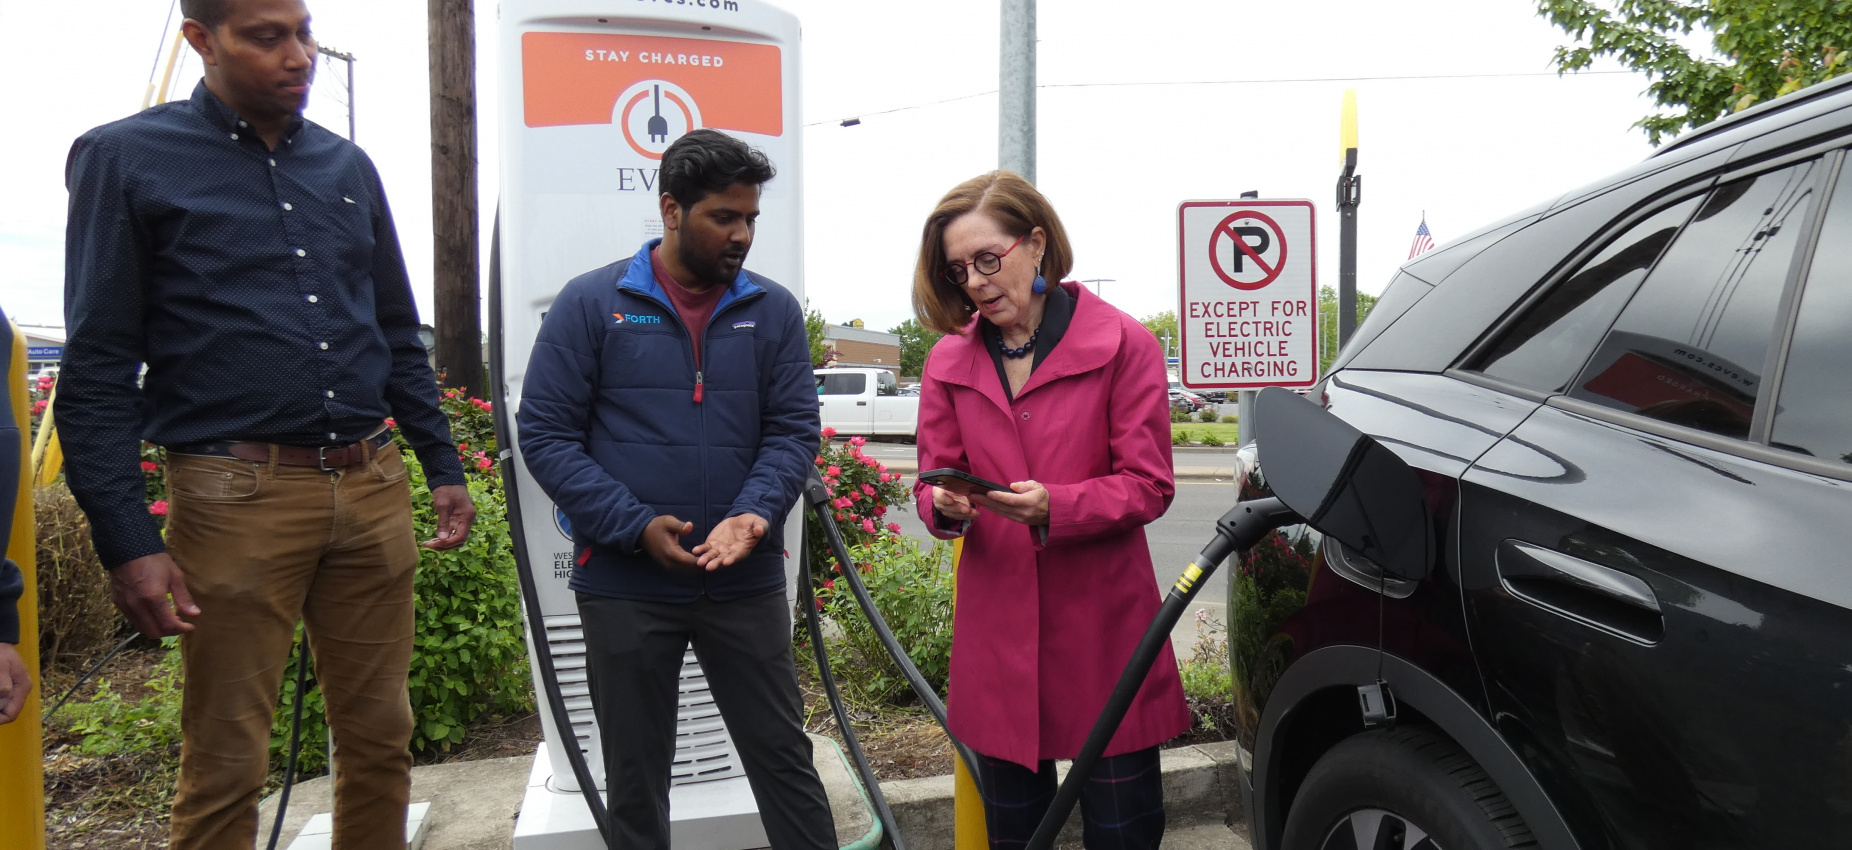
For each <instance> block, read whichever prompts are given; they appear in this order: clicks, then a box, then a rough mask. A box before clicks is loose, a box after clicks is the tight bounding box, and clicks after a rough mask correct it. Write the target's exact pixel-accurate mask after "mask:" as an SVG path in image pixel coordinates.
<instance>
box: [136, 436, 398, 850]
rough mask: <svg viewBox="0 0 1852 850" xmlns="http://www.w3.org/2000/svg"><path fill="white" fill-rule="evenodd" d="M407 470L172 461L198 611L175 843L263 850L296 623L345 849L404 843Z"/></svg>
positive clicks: (176, 847)
mask: <svg viewBox="0 0 1852 850" xmlns="http://www.w3.org/2000/svg"><path fill="white" fill-rule="evenodd" d="M405 475H406V473H405V461H404V460H403V459H402V458H401V457H400V456H399V453H398V452H397V451H395V450H393V449H392V448H387V449H385V450H383V451H382V452H381V453H380V454H378V455H375V456H374V457H373V459H372V462H371V463H369V464H367V465H366V466H358V467H351V468H348V469H344V470H340V471H337V472H321V471H319V470H316V469H312V468H306V467H292V466H278V465H275V464H268V463H252V462H250V461H243V460H236V459H233V458H219V457H201V456H197V455H182V454H172V455H169V457H168V459H167V484H168V490H169V513H168V522H167V546H168V550H169V551H170V552H171V553H172V555H173V558H174V561H175V562H176V563H178V564H179V566H180V569H181V571H182V572H183V573H185V575H186V583H187V590H188V591H189V592H191V593H192V595H193V599H194V601H195V602H197V603H198V604H199V608H200V615H199V617H198V618H196V619H195V620H193V624H194V627H195V628H194V630H193V631H192V632H190V633H188V634H187V635H185V636H184V637H183V638H181V642H180V648H181V654H182V657H183V659H184V662H185V667H186V690H185V694H184V696H183V699H182V703H181V721H180V722H181V729H182V732H183V733H184V744H183V745H182V748H181V752H180V788H179V792H178V793H177V794H176V795H175V798H174V809H173V821H172V824H171V826H170V827H169V841H170V844H169V846H170V847H171V848H172V850H218V849H219V848H225V849H226V850H250V848H251V847H252V846H253V844H254V842H255V840H256V836H257V802H258V795H259V794H260V792H261V791H262V788H263V785H264V779H265V776H266V774H267V770H268V763H269V758H268V756H269V742H270V722H271V716H272V713H273V711H274V710H275V707H276V702H277V690H278V687H279V685H280V684H281V683H282V679H283V672H284V667H285V665H286V664H287V663H288V657H289V651H290V644H291V639H292V636H293V635H294V632H295V628H296V622H297V621H298V619H300V620H302V621H304V622H306V623H307V626H308V634H309V648H310V650H311V651H312V652H313V653H314V658H315V665H314V669H315V676H316V678H317V679H318V680H319V682H320V684H321V688H322V695H323V697H324V698H325V700H326V703H327V713H328V724H329V727H330V729H331V730H332V732H333V736H334V740H335V751H334V753H333V762H334V773H335V785H334V846H335V848H337V850H357V848H392V850H403V848H404V847H405V807H406V804H407V802H408V797H409V796H410V793H411V773H410V771H411V752H410V750H409V743H410V740H411V733H412V712H411V703H410V700H409V698H408V696H407V691H406V685H405V677H406V671H407V668H408V666H409V664H410V661H411V652H412V617H413V614H412V577H413V574H414V572H415V571H416V569H417V566H418V549H417V545H416V543H415V542H414V540H413V534H412V522H411V492H410V489H409V488H408V487H407V485H406V481H405Z"/></svg>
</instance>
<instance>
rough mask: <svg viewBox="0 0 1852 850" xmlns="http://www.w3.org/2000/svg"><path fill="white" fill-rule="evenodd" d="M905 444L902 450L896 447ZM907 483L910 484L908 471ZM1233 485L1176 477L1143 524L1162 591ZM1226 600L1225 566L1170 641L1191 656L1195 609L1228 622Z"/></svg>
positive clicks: (900, 515) (885, 454)
mask: <svg viewBox="0 0 1852 850" xmlns="http://www.w3.org/2000/svg"><path fill="white" fill-rule="evenodd" d="M869 449H871V450H872V451H870V452H869V453H870V454H874V455H875V456H876V457H881V458H883V459H884V460H887V459H892V458H897V457H902V456H906V457H911V452H912V450H913V447H912V446H894V445H889V444H871V445H870V446H869ZM896 449H902V450H904V452H902V451H893V450H896ZM908 484H909V485H911V484H912V479H911V477H910V476H909V478H908ZM1234 499H1235V485H1234V482H1232V481H1227V480H1223V481H1189V480H1184V481H1178V482H1177V496H1176V498H1175V499H1174V500H1172V501H1171V505H1170V510H1169V511H1167V512H1166V513H1165V514H1164V516H1162V517H1159V518H1158V520H1157V521H1156V522H1153V523H1152V524H1151V525H1149V526H1147V527H1146V528H1145V538H1146V540H1147V542H1148V543H1149V545H1150V548H1151V564H1152V569H1153V573H1154V575H1155V578H1156V583H1155V587H1154V589H1153V592H1154V593H1157V594H1159V595H1160V596H1162V595H1163V594H1166V593H1169V592H1170V586H1171V585H1172V584H1175V583H1176V581H1177V576H1178V575H1180V574H1181V573H1182V572H1183V569H1184V567H1185V566H1186V565H1188V564H1189V563H1190V562H1191V561H1193V560H1195V558H1196V554H1197V553H1198V552H1201V551H1202V547H1203V544H1204V543H1207V542H1208V540H1209V538H1210V536H1211V535H1213V534H1214V533H1215V530H1214V529H1215V521H1216V519H1217V518H1219V517H1220V516H1221V515H1222V514H1223V513H1224V512H1226V511H1227V510H1228V509H1229V508H1230V507H1232V506H1233V505H1234ZM888 516H889V517H890V518H895V521H896V522H898V523H900V528H901V533H903V534H905V535H907V536H909V537H913V538H915V539H918V540H922V541H927V542H930V541H931V540H932V539H933V538H932V536H931V535H929V534H927V533H926V529H925V526H924V525H923V524H922V523H921V522H920V520H919V517H918V516H916V515H915V514H914V513H913V511H911V510H904V509H903V510H895V511H893V512H891V513H889V514H888ZM1227 600H1228V579H1227V577H1226V575H1225V573H1224V572H1223V571H1222V570H1217V571H1216V573H1215V574H1214V575H1213V576H1210V577H1209V580H1208V581H1207V582H1206V583H1205V584H1204V586H1203V589H1202V590H1201V591H1200V592H1198V593H1197V595H1196V601H1195V602H1193V603H1191V605H1190V608H1189V610H1188V611H1186V612H1185V614H1184V617H1183V619H1182V620H1180V621H1179V622H1178V623H1177V627H1176V628H1175V629H1173V630H1171V645H1172V646H1173V647H1175V648H1176V650H1177V652H1178V655H1179V656H1180V657H1182V656H1187V655H1188V653H1189V649H1190V647H1191V646H1192V645H1193V644H1194V643H1195V641H1196V623H1195V615H1196V612H1197V611H1207V612H1208V614H1209V616H1211V617H1213V618H1215V619H1216V620H1217V621H1219V622H1221V623H1224V624H1226V623H1227V617H1226V616H1225V613H1226V611H1225V609H1226V605H1227Z"/></svg>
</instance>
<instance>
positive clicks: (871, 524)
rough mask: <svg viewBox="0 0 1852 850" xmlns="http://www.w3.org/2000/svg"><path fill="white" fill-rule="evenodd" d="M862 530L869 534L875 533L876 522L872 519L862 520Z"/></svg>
mask: <svg viewBox="0 0 1852 850" xmlns="http://www.w3.org/2000/svg"><path fill="white" fill-rule="evenodd" d="M862 530H863V531H866V532H868V533H869V534H873V533H875V521H874V520H872V519H865V520H862Z"/></svg>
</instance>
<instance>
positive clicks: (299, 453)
mask: <svg viewBox="0 0 1852 850" xmlns="http://www.w3.org/2000/svg"><path fill="white" fill-rule="evenodd" d="M390 442H392V432H391V431H390V430H386V431H381V432H379V434H377V435H375V436H372V437H368V438H366V439H364V440H361V441H359V442H357V443H349V444H348V445H345V446H333V447H322V448H314V449H311V448H304V447H302V446H279V445H275V444H272V443H234V442H230V441H222V442H217V443H199V444H194V445H188V446H170V447H168V451H171V452H176V453H179V454H187V455H206V456H208V457H235V458H237V459H239V460H249V461H255V462H257V463H269V462H270V452H271V451H272V450H275V451H276V460H277V463H279V464H281V465H283V466H307V467H310V468H313V469H319V470H321V471H323V472H334V471H335V470H339V469H347V468H350V467H355V466H365V465H366V463H367V459H368V458H370V457H372V456H373V455H375V454H378V453H379V451H380V449H383V448H385V447H386V444H387V443H390Z"/></svg>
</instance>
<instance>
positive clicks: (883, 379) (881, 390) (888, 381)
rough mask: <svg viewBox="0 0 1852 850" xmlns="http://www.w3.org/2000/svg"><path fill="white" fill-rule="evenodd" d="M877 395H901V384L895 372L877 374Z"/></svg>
mask: <svg viewBox="0 0 1852 850" xmlns="http://www.w3.org/2000/svg"><path fill="white" fill-rule="evenodd" d="M875 395H900V382H899V381H898V380H895V378H894V373H893V372H876V373H875Z"/></svg>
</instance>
